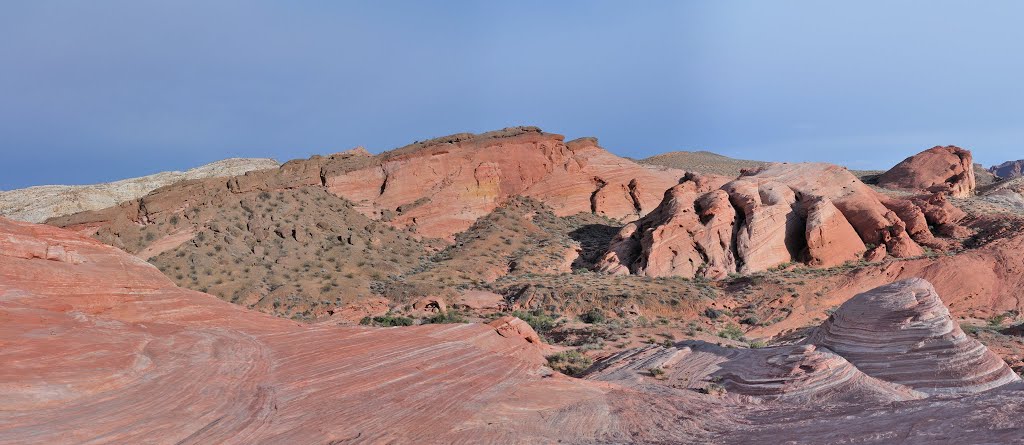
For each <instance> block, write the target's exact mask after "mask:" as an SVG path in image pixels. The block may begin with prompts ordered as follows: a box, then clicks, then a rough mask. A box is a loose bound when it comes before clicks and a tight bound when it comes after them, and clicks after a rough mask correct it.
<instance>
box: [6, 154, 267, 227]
mask: <svg viewBox="0 0 1024 445" xmlns="http://www.w3.org/2000/svg"><path fill="white" fill-rule="evenodd" d="M280 165H281V164H278V162H277V161H275V160H273V159H265V158H231V159H224V160H221V161H217V162H213V163H210V164H206V165H203V166H200V167H196V168H193V169H189V170H186V171H184V172H177V171H172V172H161V173H156V174H153V175H148V176H142V177H138V178H130V179H122V180H120V181H114V182H107V183H103V184H93V185H42V186H36V187H28V188H24V189H18V190H10V191H0V216H4V217H7V218H11V219H15V220H19V221H28V222H43V221H46V220H47V219H49V218H53V217H57V216H64V215H70V214H73V213H78V212H84V211H86V210H99V209H105V208H107V207H111V206H115V205H118V204H120V203H122V202H125V201H129V200H132V199H136V198H139V197H142V196H143V195H145V194H147V193H149V192H151V191H153V190H156V189H158V188H160V187H163V186H166V185H170V184H173V183H175V182H179V181H184V180H186V179H201V178H219V177H227V176H235V175H241V174H243V173H245V172H248V171H252V170H262V169H270V168H277V167H278V166H280Z"/></svg>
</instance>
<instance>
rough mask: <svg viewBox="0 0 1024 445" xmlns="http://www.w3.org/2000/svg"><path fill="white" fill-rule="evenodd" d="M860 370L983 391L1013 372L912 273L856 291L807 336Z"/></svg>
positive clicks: (936, 389)
mask: <svg viewBox="0 0 1024 445" xmlns="http://www.w3.org/2000/svg"><path fill="white" fill-rule="evenodd" d="M806 342H807V343H810V344H815V345H820V346H824V347H826V348H829V349H830V350H832V351H835V352H836V353H837V354H839V355H841V356H843V357H845V358H846V359H847V360H849V361H850V362H851V363H853V364H854V365H855V366H856V367H857V368H858V369H860V370H862V371H864V373H865V374H867V375H869V376H872V377H875V378H878V379H880V380H884V381H887V382H892V383H897V384H901V385H905V386H908V387H911V388H914V389H915V390H918V391H921V392H925V393H928V394H959V393H972V392H980V391H985V390H988V389H991V388H995V387H998V386H1002V385H1006V384H1008V383H1013V382H1018V381H1020V378H1019V377H1018V376H1017V374H1016V373H1014V372H1013V370H1011V369H1010V367H1009V366H1007V365H1006V363H1004V362H1003V361H1002V359H1000V358H999V357H998V356H997V355H995V354H993V353H992V352H991V351H989V350H988V349H987V348H986V347H985V345H983V344H981V343H980V342H978V341H977V340H975V339H973V338H971V337H968V336H967V334H965V333H964V332H963V330H961V329H960V326H959V325H958V324H957V323H956V322H954V321H953V318H952V317H951V316H950V315H949V310H948V309H947V308H946V306H945V305H943V303H942V300H940V299H939V296H938V294H937V293H936V292H935V288H934V287H932V285H931V284H930V283H928V282H927V281H925V280H922V279H920V278H911V279H906V280H902V281H898V282H895V283H892V284H889V285H886V286H882V287H879V288H876V289H873V290H871V291H868V292H865V293H862V294H859V295H857V296H855V297H853V298H851V299H850V300H849V301H847V302H846V303H844V304H843V305H842V306H840V307H839V309H838V310H837V311H836V312H835V313H834V314H833V315H832V316H831V317H829V319H828V320H826V321H825V323H823V324H822V325H821V326H820V327H819V328H818V329H817V330H816V331H815V332H814V333H813V334H812V335H811V336H810V337H809V338H808V339H807V340H806Z"/></svg>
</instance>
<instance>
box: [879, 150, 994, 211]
mask: <svg viewBox="0 0 1024 445" xmlns="http://www.w3.org/2000/svg"><path fill="white" fill-rule="evenodd" d="M878 185H879V186H882V187H885V188H891V189H902V190H911V191H918V192H921V191H926V192H948V193H949V194H950V195H951V196H953V197H955V198H964V197H968V196H971V195H973V194H974V189H975V188H976V187H977V183H976V182H975V178H974V163H973V161H972V157H971V152H970V151H969V150H965V149H963V148H960V147H956V146H952V145H949V146H946V147H941V146H936V147H932V148H929V149H927V150H925V151H922V152H920V153H918V154H916V155H914V156H911V157H909V158H907V159H904V160H903V162H900V163H899V164H896V166H895V167H893V168H891V169H889V171H887V172H885V173H883V174H882V176H879V177H878Z"/></svg>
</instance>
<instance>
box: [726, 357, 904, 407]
mask: <svg viewBox="0 0 1024 445" xmlns="http://www.w3.org/2000/svg"><path fill="white" fill-rule="evenodd" d="M721 367H722V369H721V370H719V371H716V372H714V373H713V374H712V376H713V378H714V379H715V380H718V381H720V382H721V384H722V386H723V387H724V388H725V389H726V390H728V391H729V392H736V393H739V394H744V395H750V396H756V397H759V398H762V399H768V400H789V401H808V400H816V401H818V402H821V401H823V400H826V399H827V400H831V401H834V402H844V401H845V402H864V401H865V400H871V401H873V402H875V403H889V402H895V401H901V400H913V399H919V398H922V397H923V394H921V393H920V392H918V391H914V390H912V389H910V388H908V387H905V386H902V385H894V384H892V383H889V382H885V381H882V380H879V379H876V378H873V377H870V376H868V375H867V374H865V373H864V372H863V371H861V370H860V369H858V368H857V367H856V366H854V365H853V364H851V363H850V362H849V361H847V360H846V359H845V358H843V357H842V356H840V355H837V354H836V353H834V352H832V351H830V350H829V349H828V348H822V347H817V346H815V345H812V344H811V345H789V346H780V347H776V348H764V349H756V350H751V351H747V352H746V353H744V354H738V355H737V356H736V358H734V359H732V360H729V361H727V362H724V363H722V364H721Z"/></svg>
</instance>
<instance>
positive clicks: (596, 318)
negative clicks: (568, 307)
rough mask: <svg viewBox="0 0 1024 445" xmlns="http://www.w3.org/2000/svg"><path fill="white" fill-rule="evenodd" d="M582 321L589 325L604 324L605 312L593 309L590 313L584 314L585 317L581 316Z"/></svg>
mask: <svg viewBox="0 0 1024 445" xmlns="http://www.w3.org/2000/svg"><path fill="white" fill-rule="evenodd" d="M580 320H583V322H584V323H589V324H595V323H604V320H605V317H604V311H602V310H600V309H598V308H596V307H595V308H592V309H590V310H589V311H587V312H585V313H583V315H580Z"/></svg>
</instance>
